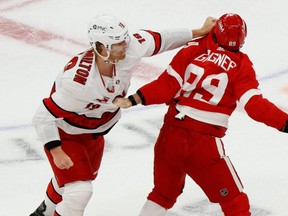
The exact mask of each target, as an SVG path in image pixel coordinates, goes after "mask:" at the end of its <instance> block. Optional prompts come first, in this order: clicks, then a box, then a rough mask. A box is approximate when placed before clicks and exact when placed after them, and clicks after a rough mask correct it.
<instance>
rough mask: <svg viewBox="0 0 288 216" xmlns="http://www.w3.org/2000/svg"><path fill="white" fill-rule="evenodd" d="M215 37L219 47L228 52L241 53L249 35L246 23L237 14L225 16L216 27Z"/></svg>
mask: <svg viewBox="0 0 288 216" xmlns="http://www.w3.org/2000/svg"><path fill="white" fill-rule="evenodd" d="M214 35H215V37H216V42H217V43H218V45H219V46H221V47H223V48H224V49H227V50H231V51H239V50H240V48H241V47H242V46H243V44H244V41H245V37H246V35H247V27H246V23H245V21H244V20H243V19H242V18H241V17H240V16H239V15H237V14H233V13H227V14H224V15H222V16H221V17H220V18H219V19H218V21H217V23H216V25H215V27H214Z"/></svg>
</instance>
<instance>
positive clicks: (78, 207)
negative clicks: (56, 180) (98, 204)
mask: <svg viewBox="0 0 288 216" xmlns="http://www.w3.org/2000/svg"><path fill="white" fill-rule="evenodd" d="M92 193H93V188H92V182H91V181H77V182H73V183H69V184H66V185H65V190H64V193H63V195H62V196H63V200H62V202H61V203H59V206H57V207H56V209H57V212H58V211H59V212H58V213H60V215H71V216H72V215H82V213H83V212H84V210H85V208H86V206H87V204H88V202H89V200H90V198H91V196H92Z"/></svg>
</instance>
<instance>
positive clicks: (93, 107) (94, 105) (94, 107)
mask: <svg viewBox="0 0 288 216" xmlns="http://www.w3.org/2000/svg"><path fill="white" fill-rule="evenodd" d="M99 107H100V105H99V104H93V103H89V104H87V106H86V107H85V109H89V110H94V109H97V108H99Z"/></svg>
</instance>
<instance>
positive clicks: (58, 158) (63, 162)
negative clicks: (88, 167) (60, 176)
mask: <svg viewBox="0 0 288 216" xmlns="http://www.w3.org/2000/svg"><path fill="white" fill-rule="evenodd" d="M50 152H51V154H52V156H53V160H54V163H55V165H56V166H57V167H58V168H59V169H69V168H70V167H72V166H73V165H74V163H73V161H72V160H71V158H70V157H69V156H68V155H67V154H66V153H65V152H64V151H63V149H62V148H61V146H58V147H56V148H53V149H51V150H50Z"/></svg>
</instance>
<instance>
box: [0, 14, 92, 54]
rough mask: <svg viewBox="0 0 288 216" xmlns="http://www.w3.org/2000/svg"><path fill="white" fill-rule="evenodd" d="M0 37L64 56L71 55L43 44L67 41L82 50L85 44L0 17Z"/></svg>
mask: <svg viewBox="0 0 288 216" xmlns="http://www.w3.org/2000/svg"><path fill="white" fill-rule="evenodd" d="M0 35H4V36H7V37H11V38H14V39H16V40H20V41H23V42H25V43H27V44H31V45H33V46H37V47H41V48H45V49H48V50H51V51H54V52H58V53H61V54H64V55H71V53H68V52H67V51H65V50H61V49H57V48H55V47H52V46H49V45H47V44H45V42H48V41H50V40H54V39H57V40H60V41H68V42H70V43H72V44H75V45H77V46H82V47H83V48H84V47H86V48H87V45H86V44H83V43H79V42H78V41H76V40H73V39H69V38H64V37H63V36H60V35H57V34H54V33H51V32H48V31H44V30H40V29H37V28H34V27H31V26H28V25H25V24H22V23H19V22H15V21H13V20H10V19H7V18H4V17H0Z"/></svg>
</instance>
